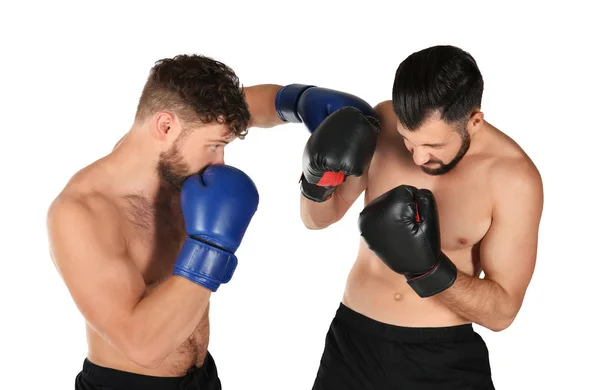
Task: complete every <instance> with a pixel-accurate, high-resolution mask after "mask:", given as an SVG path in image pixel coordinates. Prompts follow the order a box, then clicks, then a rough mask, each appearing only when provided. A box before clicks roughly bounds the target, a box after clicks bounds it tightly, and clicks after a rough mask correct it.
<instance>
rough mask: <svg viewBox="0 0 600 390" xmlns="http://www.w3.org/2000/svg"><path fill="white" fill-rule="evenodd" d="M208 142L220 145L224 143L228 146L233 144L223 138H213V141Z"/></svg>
mask: <svg viewBox="0 0 600 390" xmlns="http://www.w3.org/2000/svg"><path fill="white" fill-rule="evenodd" d="M208 142H218V143H222V144H225V145H227V144H229V143H230V142H231V140H226V139H223V138H213V139H210V140H208Z"/></svg>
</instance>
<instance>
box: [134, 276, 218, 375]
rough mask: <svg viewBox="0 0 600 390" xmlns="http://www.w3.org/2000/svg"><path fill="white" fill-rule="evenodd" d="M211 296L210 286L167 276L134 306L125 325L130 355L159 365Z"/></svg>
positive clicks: (143, 362)
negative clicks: (206, 286) (167, 277)
mask: <svg viewBox="0 0 600 390" xmlns="http://www.w3.org/2000/svg"><path fill="white" fill-rule="evenodd" d="M210 296H211V291H210V290H208V289H206V288H204V287H202V286H200V285H197V284H195V283H193V282H191V281H189V280H187V279H184V278H182V277H179V276H171V277H170V278H169V279H167V280H166V281H165V282H164V283H162V284H161V285H160V286H159V287H158V288H157V289H156V290H154V291H152V292H151V293H150V294H149V295H148V296H146V297H144V298H143V299H142V300H141V301H140V302H139V303H138V304H137V305H136V306H135V308H134V309H133V311H132V315H131V317H130V318H128V319H127V324H125V325H124V328H125V329H128V331H127V332H125V335H126V337H127V338H128V340H127V341H126V342H125V344H126V345H128V346H129V348H128V349H129V351H128V353H127V355H129V358H130V359H132V360H134V361H135V362H136V363H137V364H140V365H143V366H147V367H155V366H158V365H159V364H160V363H161V362H162V361H163V360H164V359H165V358H166V357H167V356H168V355H169V354H170V353H171V352H172V351H174V350H175V349H176V348H177V347H178V346H180V345H181V344H182V343H183V342H184V341H185V340H186V339H187V338H188V337H189V335H190V334H191V333H192V332H193V331H194V329H195V328H196V326H198V323H199V322H200V321H201V320H202V316H203V315H204V313H206V309H207V307H208V303H209V299H210Z"/></svg>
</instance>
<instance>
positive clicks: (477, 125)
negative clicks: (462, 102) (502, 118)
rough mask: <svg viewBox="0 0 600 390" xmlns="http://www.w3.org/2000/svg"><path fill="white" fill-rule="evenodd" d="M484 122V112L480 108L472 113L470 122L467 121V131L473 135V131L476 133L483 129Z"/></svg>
mask: <svg viewBox="0 0 600 390" xmlns="http://www.w3.org/2000/svg"><path fill="white" fill-rule="evenodd" d="M483 122H484V118H483V112H481V111H479V110H477V111H474V112H473V113H472V114H471V117H470V118H469V122H468V123H467V132H468V133H469V134H470V135H473V133H476V132H477V131H479V129H481V127H482V126H483Z"/></svg>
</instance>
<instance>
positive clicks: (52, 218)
mask: <svg viewBox="0 0 600 390" xmlns="http://www.w3.org/2000/svg"><path fill="white" fill-rule="evenodd" d="M119 214H120V213H119V209H118V207H117V204H116V202H115V200H114V199H112V198H111V197H110V196H108V195H107V194H104V193H101V192H98V191H90V190H84V189H81V188H77V186H70V185H67V186H66V187H65V189H64V190H63V191H62V192H61V193H60V194H59V195H58V196H57V197H56V198H55V199H54V200H53V201H52V203H51V204H50V206H49V207H48V210H47V215H46V220H47V227H48V230H49V233H50V234H51V235H52V234H53V233H54V232H55V231H63V232H64V231H72V232H74V233H76V232H77V230H78V228H84V226H85V227H90V228H93V229H97V230H109V231H113V232H117V231H119V226H120V224H119V223H118V221H119V219H120V218H119Z"/></svg>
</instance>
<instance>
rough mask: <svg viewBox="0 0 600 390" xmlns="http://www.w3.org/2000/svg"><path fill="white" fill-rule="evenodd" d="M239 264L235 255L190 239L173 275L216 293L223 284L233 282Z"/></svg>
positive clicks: (181, 253)
mask: <svg viewBox="0 0 600 390" xmlns="http://www.w3.org/2000/svg"><path fill="white" fill-rule="evenodd" d="M237 264H238V260H237V257H236V256H235V255H234V254H233V253H231V252H227V251H225V250H222V249H219V248H217V247H215V246H212V245H209V244H207V243H204V242H202V241H198V240H196V239H193V238H189V237H188V238H187V239H186V240H185V241H184V242H183V247H182V248H181V251H179V255H178V256H177V260H176V261H175V265H174V267H173V275H177V276H181V277H184V278H186V279H188V280H191V281H192V282H194V283H197V284H199V285H202V286H204V287H206V288H208V289H209V290H211V291H212V292H215V291H217V289H218V288H219V286H220V285H221V284H224V283H227V282H229V281H230V280H231V278H232V276H233V273H234V271H235V269H236V267H237Z"/></svg>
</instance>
